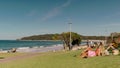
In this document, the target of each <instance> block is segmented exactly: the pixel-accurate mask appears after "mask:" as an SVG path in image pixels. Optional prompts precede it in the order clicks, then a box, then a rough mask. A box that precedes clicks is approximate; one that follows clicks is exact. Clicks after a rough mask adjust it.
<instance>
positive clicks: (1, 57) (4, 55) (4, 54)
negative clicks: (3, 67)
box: [0, 53, 25, 59]
mask: <svg viewBox="0 0 120 68" xmlns="http://www.w3.org/2000/svg"><path fill="white" fill-rule="evenodd" d="M23 54H25V53H0V59H4V58H7V57H14V56H19V55H23Z"/></svg>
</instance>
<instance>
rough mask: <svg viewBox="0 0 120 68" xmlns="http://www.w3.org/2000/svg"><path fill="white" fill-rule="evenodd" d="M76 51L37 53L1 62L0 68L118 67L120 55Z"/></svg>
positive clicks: (119, 67)
mask: <svg viewBox="0 0 120 68" xmlns="http://www.w3.org/2000/svg"><path fill="white" fill-rule="evenodd" d="M80 52H81V51H80V50H78V51H67V52H47V53H43V54H41V53H39V55H38V56H34V57H31V58H25V59H20V60H14V61H11V62H6V63H1V64H0V68H120V55H118V56H113V55H110V56H100V57H92V58H86V59H83V58H80V57H78V55H79V54H80Z"/></svg>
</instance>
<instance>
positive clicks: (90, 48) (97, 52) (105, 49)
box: [80, 41, 119, 58]
mask: <svg viewBox="0 0 120 68" xmlns="http://www.w3.org/2000/svg"><path fill="white" fill-rule="evenodd" d="M110 51H111V52H110ZM110 53H111V54H113V55H118V54H119V50H118V48H117V44H116V43H115V42H114V41H113V42H112V43H110V44H108V46H105V45H104V44H103V43H102V42H100V43H99V45H98V46H94V45H89V44H87V48H86V49H85V50H84V51H83V52H82V53H81V54H80V56H81V57H82V58H88V57H94V56H105V55H110Z"/></svg>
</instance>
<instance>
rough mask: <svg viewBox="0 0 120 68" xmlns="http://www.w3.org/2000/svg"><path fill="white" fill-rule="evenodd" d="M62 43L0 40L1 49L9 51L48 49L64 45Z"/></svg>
mask: <svg viewBox="0 0 120 68" xmlns="http://www.w3.org/2000/svg"><path fill="white" fill-rule="evenodd" d="M62 43H63V42H62V41H19V40H0V49H1V50H9V49H11V48H20V47H30V48H33V47H47V46H54V45H59V44H62Z"/></svg>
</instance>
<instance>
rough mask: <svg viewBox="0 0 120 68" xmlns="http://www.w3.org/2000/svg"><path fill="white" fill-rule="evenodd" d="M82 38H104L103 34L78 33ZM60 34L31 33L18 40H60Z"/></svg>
mask: <svg viewBox="0 0 120 68" xmlns="http://www.w3.org/2000/svg"><path fill="white" fill-rule="evenodd" d="M80 37H81V39H82V40H88V39H94V40H100V39H101V40H104V39H105V36H82V35H80ZM61 39H62V36H61V34H44V35H33V36H28V37H23V38H21V39H19V40H61Z"/></svg>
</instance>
